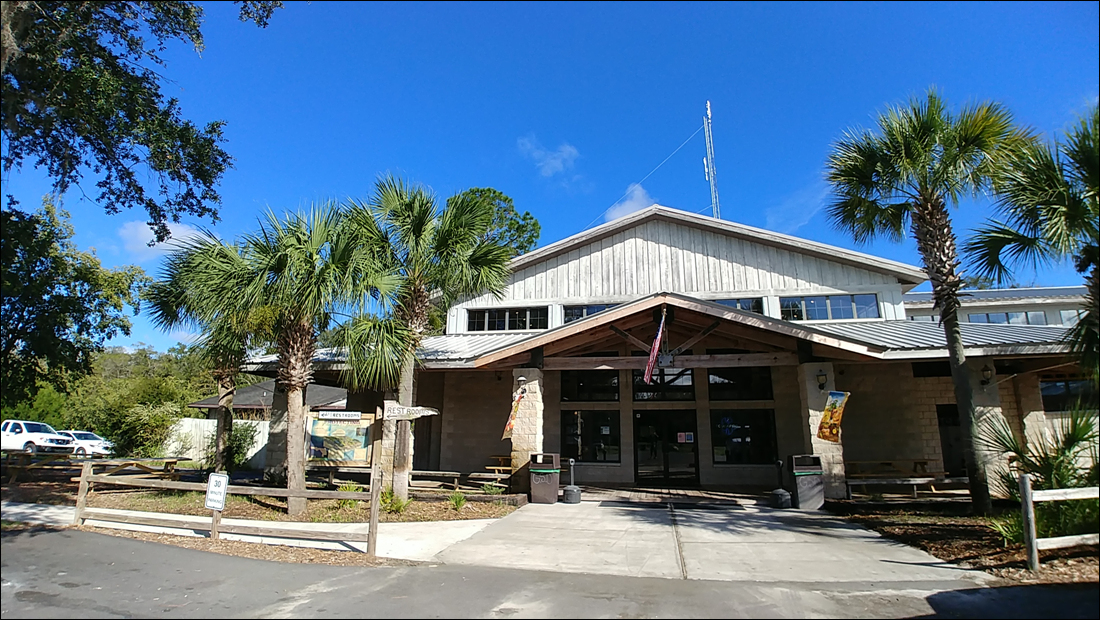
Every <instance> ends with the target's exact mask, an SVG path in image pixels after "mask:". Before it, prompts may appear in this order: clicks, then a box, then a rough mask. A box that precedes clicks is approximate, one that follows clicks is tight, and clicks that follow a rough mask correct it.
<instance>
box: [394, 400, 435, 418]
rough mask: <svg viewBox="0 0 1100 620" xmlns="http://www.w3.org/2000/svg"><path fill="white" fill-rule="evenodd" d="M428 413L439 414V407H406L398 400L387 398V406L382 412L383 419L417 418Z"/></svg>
mask: <svg viewBox="0 0 1100 620" xmlns="http://www.w3.org/2000/svg"><path fill="white" fill-rule="evenodd" d="M428 415H439V410H438V409H432V408H431V407H406V406H404V405H399V404H397V401H394V400H387V401H386V408H385V410H383V412H382V419H383V420H415V419H417V418H422V417H424V416H428Z"/></svg>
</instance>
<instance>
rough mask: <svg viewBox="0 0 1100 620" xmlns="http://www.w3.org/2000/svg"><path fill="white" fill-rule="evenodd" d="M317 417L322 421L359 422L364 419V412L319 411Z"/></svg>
mask: <svg viewBox="0 0 1100 620" xmlns="http://www.w3.org/2000/svg"><path fill="white" fill-rule="evenodd" d="M317 417H318V418H319V419H321V420H350V421H352V422H358V421H359V420H361V419H363V412H362V411H318V412H317Z"/></svg>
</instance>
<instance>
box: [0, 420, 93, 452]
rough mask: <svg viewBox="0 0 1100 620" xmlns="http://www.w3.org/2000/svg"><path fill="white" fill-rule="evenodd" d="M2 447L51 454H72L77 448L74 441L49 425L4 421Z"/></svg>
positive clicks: (0, 439)
mask: <svg viewBox="0 0 1100 620" xmlns="http://www.w3.org/2000/svg"><path fill="white" fill-rule="evenodd" d="M0 447H2V448H3V449H4V450H10V451H13V452H14V451H18V450H22V451H23V452H28V453H31V454H33V453H35V452H51V453H61V454H72V452H73V450H74V449H75V448H76V446H75V445H74V444H73V440H72V439H70V438H68V437H63V436H61V435H58V434H57V431H55V430H54V429H53V427H52V426H50V425H49V424H43V423H42V422H25V421H23V420H4V423H3V424H2V425H0Z"/></svg>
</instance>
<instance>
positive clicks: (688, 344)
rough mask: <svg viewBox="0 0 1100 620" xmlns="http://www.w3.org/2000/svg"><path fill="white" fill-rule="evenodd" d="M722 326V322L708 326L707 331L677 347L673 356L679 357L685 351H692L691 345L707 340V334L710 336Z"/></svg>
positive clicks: (673, 351)
mask: <svg viewBox="0 0 1100 620" xmlns="http://www.w3.org/2000/svg"><path fill="white" fill-rule="evenodd" d="M721 324H722V322H721V321H715V322H713V323H711V324H710V325H709V326H707V328H706V329H704V330H703V331H701V332H699V333H698V334H695V335H694V336H692V337H691V338H688V340H687V342H685V343H684V344H682V345H680V346H678V347H676V348H675V349H673V350H672V355H679V354H680V353H681V352H683V351H684V350H686V349H690V348H691V345H693V344H695V343H696V342H699V341H700V340H702V339H703V338H706V337H707V334H709V333H711V332H712V331H714V330H716V329H718V326H719V325H721Z"/></svg>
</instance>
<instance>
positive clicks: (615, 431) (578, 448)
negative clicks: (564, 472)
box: [561, 409, 622, 463]
mask: <svg viewBox="0 0 1100 620" xmlns="http://www.w3.org/2000/svg"><path fill="white" fill-rule="evenodd" d="M620 441H621V439H620V433H619V410H618V409H613V410H608V411H569V410H565V409H563V410H562V412H561V458H562V460H566V459H571V458H573V459H577V460H578V461H580V462H581V463H618V462H619V461H621V460H622V456H621V453H622V450H621V449H620V446H621V443H620Z"/></svg>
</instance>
